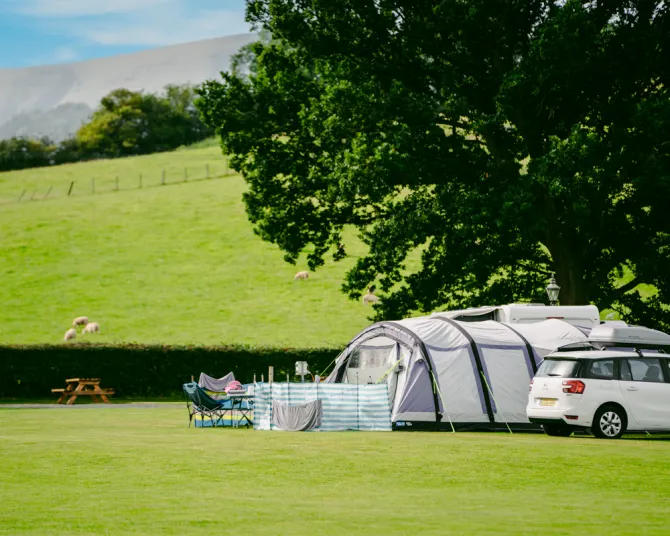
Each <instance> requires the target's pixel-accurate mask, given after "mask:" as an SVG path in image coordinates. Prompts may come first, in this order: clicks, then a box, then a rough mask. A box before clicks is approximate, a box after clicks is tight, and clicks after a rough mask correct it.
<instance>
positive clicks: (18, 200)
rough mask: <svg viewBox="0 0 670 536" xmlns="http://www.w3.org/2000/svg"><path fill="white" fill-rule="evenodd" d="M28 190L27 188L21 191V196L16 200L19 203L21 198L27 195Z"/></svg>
mask: <svg viewBox="0 0 670 536" xmlns="http://www.w3.org/2000/svg"><path fill="white" fill-rule="evenodd" d="M26 191H27V190H23V192H21V195H20V196H19V198H18V199H17V200H16V202H17V203H19V202H20V201H21V199H23V196H24V195H26Z"/></svg>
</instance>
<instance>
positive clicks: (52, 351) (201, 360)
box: [0, 344, 339, 399]
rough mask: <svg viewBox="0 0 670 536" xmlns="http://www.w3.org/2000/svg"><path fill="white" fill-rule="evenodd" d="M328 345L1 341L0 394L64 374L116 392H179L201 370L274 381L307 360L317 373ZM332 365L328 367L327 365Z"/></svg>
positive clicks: (40, 392)
mask: <svg viewBox="0 0 670 536" xmlns="http://www.w3.org/2000/svg"><path fill="white" fill-rule="evenodd" d="M338 352H339V350H336V349H330V348H313V349H294V348H271V347H260V348H259V347H248V346H224V347H221V346H212V347H206V346H150V345H137V344H129V345H114V346H108V345H102V344H100V345H98V344H72V345H70V344H68V345H64V344H61V345H45V346H0V397H2V398H16V399H31V398H32V399H35V398H44V397H48V396H51V389H52V388H57V387H65V379H66V378H77V377H79V378H84V377H88V378H91V377H92V378H100V379H101V380H102V381H101V384H100V385H101V386H102V387H110V388H113V389H115V390H116V395H117V396H119V397H165V396H173V395H175V394H176V393H180V392H181V386H182V384H183V383H185V382H188V381H190V379H191V376H194V377H195V378H196V380H197V378H198V376H199V375H200V373H201V372H205V373H206V374H209V375H210V376H214V377H217V378H218V377H221V376H223V375H224V374H227V373H228V372H230V371H233V372H234V373H235V378H237V379H239V380H240V381H241V382H242V383H247V382H251V381H252V380H253V376H254V374H256V377H257V380H258V381H260V379H261V374H263V375H265V378H266V379H267V373H268V366H269V365H272V366H274V370H275V380H281V381H284V379H285V378H286V374H287V373H289V374H290V375H291V379H292V380H294V379H295V378H294V377H293V376H294V374H295V362H296V361H307V363H308V365H309V370H310V371H311V372H312V373H314V374H318V373H320V372H323V371H324V370H325V369H326V367H329V364H331V363H332V361H333V360H334V359H335V357H336V356H337V354H338ZM329 369H332V367H329Z"/></svg>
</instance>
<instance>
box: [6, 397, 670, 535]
mask: <svg viewBox="0 0 670 536" xmlns="http://www.w3.org/2000/svg"><path fill="white" fill-rule="evenodd" d="M186 424H187V417H186V410H185V408H183V407H178V406H174V405H166V406H164V407H160V408H153V409H145V408H119V407H95V408H69V409H44V410H28V409H23V410H7V409H4V410H0V466H1V467H2V473H3V478H2V479H1V480H0V501H1V504H2V509H0V534H121V533H124V534H177V533H181V534H185V533H186V534H212V533H224V534H232V533H233V532H238V533H239V532H244V533H247V534H272V535H276V534H296V535H300V534H310V535H311V534H351V533H356V534H407V533H409V532H414V533H418V534H448V533H460V534H464V533H477V534H520V533H526V534H569V533H573V532H575V531H576V530H578V531H579V532H582V533H587V534H623V533H633V532H634V533H643V534H664V533H666V532H667V528H666V525H667V509H666V508H665V506H664V505H665V504H666V503H667V501H668V499H669V498H670V473H669V472H668V471H667V469H666V458H667V452H666V451H667V443H666V442H664V441H654V440H629V441H625V440H622V441H601V440H595V439H591V438H568V439H562V438H549V437H546V436H543V435H520V434H515V435H513V436H510V435H506V434H484V433H482V434H456V435H454V434H449V433H414V432H409V433H407V432H406V433H403V432H395V433H356V432H348V433H311V434H310V433H305V434H299V433H276V432H253V431H246V430H244V429H240V430H230V429H226V430H222V429H205V430H203V429H188V428H187V427H186Z"/></svg>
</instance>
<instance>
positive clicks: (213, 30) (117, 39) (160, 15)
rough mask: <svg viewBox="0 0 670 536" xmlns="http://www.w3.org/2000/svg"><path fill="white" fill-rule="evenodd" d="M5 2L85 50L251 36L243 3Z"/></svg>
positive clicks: (210, 0) (127, 0) (136, 0)
mask: <svg viewBox="0 0 670 536" xmlns="http://www.w3.org/2000/svg"><path fill="white" fill-rule="evenodd" d="M3 1H4V2H5V9H7V3H8V2H9V9H10V11H13V12H15V13H20V14H22V15H24V16H26V17H29V18H31V19H34V20H35V22H36V24H39V26H40V27H41V31H43V32H47V33H51V34H56V35H61V36H65V37H67V38H68V40H70V41H72V40H74V41H76V42H78V43H79V44H80V45H85V44H96V45H103V46H124V45H127V46H163V45H172V44H177V43H184V42H188V41H198V40H201V39H208V38H211V37H222V36H226V35H233V34H241V33H248V32H249V31H250V27H249V24H248V23H246V22H245V21H244V0H0V6H1V5H2V2H3ZM2 9H3V8H2V7H0V11H2Z"/></svg>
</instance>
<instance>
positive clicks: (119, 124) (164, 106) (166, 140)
mask: <svg viewBox="0 0 670 536" xmlns="http://www.w3.org/2000/svg"><path fill="white" fill-rule="evenodd" d="M193 100H194V89H193V88H192V87H190V86H174V85H172V86H166V88H165V92H164V94H161V95H157V94H152V93H142V92H136V91H130V90H128V89H117V90H114V91H112V92H110V93H109V94H108V95H106V96H105V97H103V99H102V100H101V102H100V106H99V107H98V109H97V110H96V111H95V112H94V113H93V116H92V118H91V120H90V121H89V122H88V123H86V124H85V125H83V126H82V127H81V128H80V129H79V131H78V132H77V140H78V141H79V143H80V144H81V146H82V147H83V149H84V151H85V152H86V153H89V154H98V155H100V156H126V155H133V154H147V153H153V152H161V151H167V150H169V149H174V148H176V147H179V146H181V145H186V144H188V143H193V142H195V141H199V140H201V139H203V138H205V137H207V136H208V135H210V134H211V131H209V130H208V129H207V127H206V126H205V125H204V124H203V123H202V122H201V121H200V118H199V115H198V113H197V111H196V109H195V106H194V104H193Z"/></svg>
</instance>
